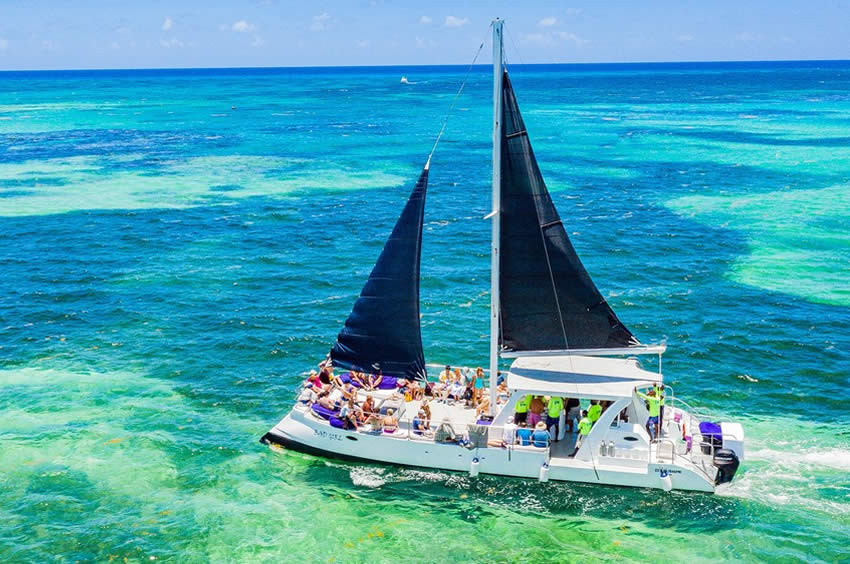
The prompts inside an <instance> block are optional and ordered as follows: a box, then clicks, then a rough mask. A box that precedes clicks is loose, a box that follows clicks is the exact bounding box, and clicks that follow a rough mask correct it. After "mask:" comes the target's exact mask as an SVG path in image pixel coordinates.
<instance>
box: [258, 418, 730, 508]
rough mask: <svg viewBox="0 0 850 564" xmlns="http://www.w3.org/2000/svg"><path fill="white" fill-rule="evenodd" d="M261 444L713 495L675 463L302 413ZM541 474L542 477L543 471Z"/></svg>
mask: <svg viewBox="0 0 850 564" xmlns="http://www.w3.org/2000/svg"><path fill="white" fill-rule="evenodd" d="M262 442H264V443H267V444H274V445H278V446H281V447H284V448H287V449H291V450H294V451H298V452H304V453H307V454H312V455H316V456H323V457H329V458H338V459H343V460H351V461H357V462H371V463H375V462H378V463H387V464H396V465H401V466H413V467H420V468H433V469H440V470H452V471H457V472H471V471H472V470H473V462H474V461H476V460H477V471H478V472H480V473H483V474H492V475H499V476H513V477H520V478H532V479H541V468H543V467H544V465H545V464H548V479H549V480H557V481H567V482H585V483H592V484H606V485H613V486H630V487H639V488H657V489H668V490H669V489H677V490H690V491H702V492H714V490H715V486H714V484H713V483H712V482H711V481H710V480H709V479H707V477H706V476H705V475H700V473H698V472H697V471H696V469H693V468H688V467H686V466H683V465H679V464H654V463H646V462H645V461H644V462H643V463H642V464H639V463H638V461H633V464H632V465H630V466H614V465H610V464H596V465H594V464H593V463H592V462H584V461H580V460H575V459H559V458H552V459H550V458H549V454H548V451H547V450H543V449H534V448H533V447H517V448H512V449H504V448H493V447H490V448H478V449H467V448H464V447H461V446H459V445H456V444H441V443H435V442H433V441H427V440H415V439H409V438H408V437H406V436H401V437H390V436H384V435H373V434H369V433H362V432H355V431H345V430H342V429H337V428H333V427H330V426H329V425H328V424H327V422H326V421H322V420H319V419H317V418H315V417H313V416H312V415H310V414H309V412H307V411H301V410H299V409H295V410H293V411H292V412H290V413H289V414H288V415H287V416H286V417H284V418H283V419H282V420H281V421H280V422H279V423H278V424H277V425H275V426H274V428H272V429H271V430H270V431H269V432H268V433H266V434H265V435H264V436H263V438H262ZM543 474H546V472H544V473H543Z"/></svg>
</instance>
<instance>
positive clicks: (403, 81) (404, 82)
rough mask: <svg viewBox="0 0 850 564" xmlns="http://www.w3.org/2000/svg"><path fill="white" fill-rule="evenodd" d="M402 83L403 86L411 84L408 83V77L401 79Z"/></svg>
mask: <svg viewBox="0 0 850 564" xmlns="http://www.w3.org/2000/svg"><path fill="white" fill-rule="evenodd" d="M401 83H402V84H410V82H408V81H407V77H406V76H403V77H401Z"/></svg>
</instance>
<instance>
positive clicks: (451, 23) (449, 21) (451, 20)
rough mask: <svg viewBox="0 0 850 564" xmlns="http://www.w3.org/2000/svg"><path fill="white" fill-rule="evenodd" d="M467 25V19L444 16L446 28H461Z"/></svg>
mask: <svg viewBox="0 0 850 564" xmlns="http://www.w3.org/2000/svg"><path fill="white" fill-rule="evenodd" d="M468 23H469V18H458V17H455V16H446V24H445V25H446V27H463V26H465V25H466V24H468Z"/></svg>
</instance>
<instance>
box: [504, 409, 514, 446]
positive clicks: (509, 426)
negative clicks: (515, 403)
mask: <svg viewBox="0 0 850 564" xmlns="http://www.w3.org/2000/svg"><path fill="white" fill-rule="evenodd" d="M516 429H517V426H516V423H514V418H513V416H510V417H508V421H507V422H506V423H505V426H504V427H503V428H502V446H503V447H508V446H513V445H514V444H515V443H516Z"/></svg>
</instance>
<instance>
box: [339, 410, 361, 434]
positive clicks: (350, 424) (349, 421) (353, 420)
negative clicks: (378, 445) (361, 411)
mask: <svg viewBox="0 0 850 564" xmlns="http://www.w3.org/2000/svg"><path fill="white" fill-rule="evenodd" d="M341 419H342V428H343V429H344V430H346V431H356V430H357V416H356V415H355V414H354V413H353V412H349V413H348V415H346V416H345V417H341Z"/></svg>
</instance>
